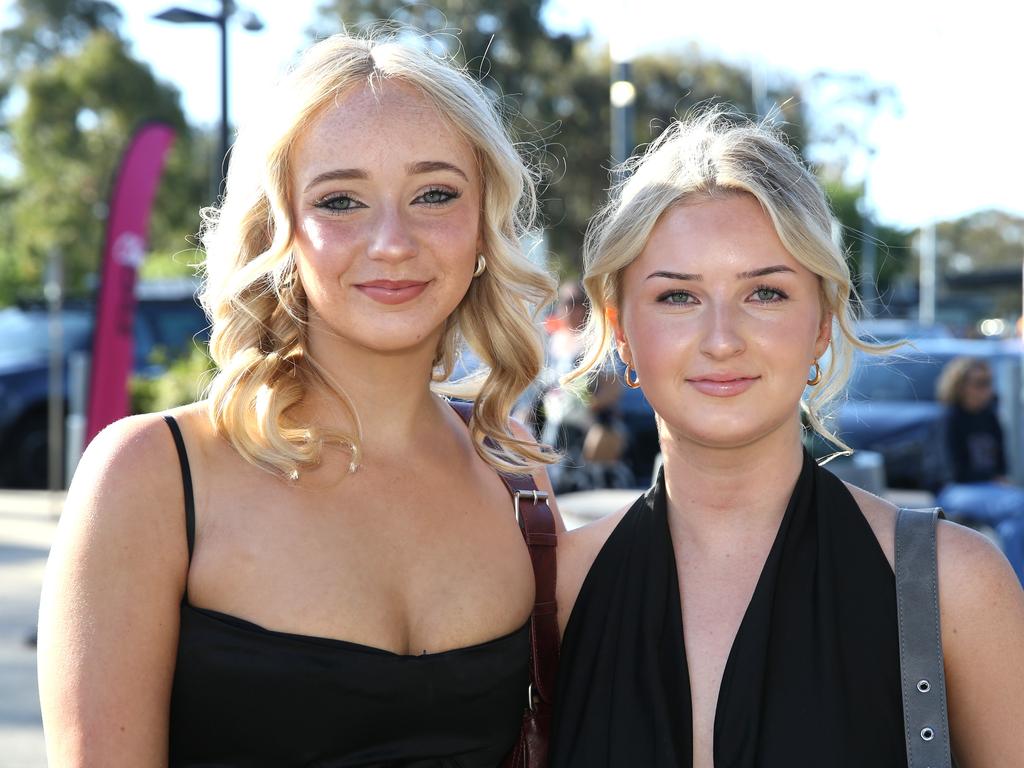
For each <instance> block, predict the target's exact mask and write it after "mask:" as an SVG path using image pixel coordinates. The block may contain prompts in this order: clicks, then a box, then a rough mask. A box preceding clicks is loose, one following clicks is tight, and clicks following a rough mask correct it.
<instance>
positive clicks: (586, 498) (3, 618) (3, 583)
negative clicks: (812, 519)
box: [0, 489, 928, 768]
mask: <svg viewBox="0 0 1024 768" xmlns="http://www.w3.org/2000/svg"><path fill="white" fill-rule="evenodd" d="M641 493H642V491H641V490H638V489H634V490H601V491H583V492H579V493H567V494H562V495H560V496H559V497H558V504H559V509H560V510H561V512H562V517H563V519H564V520H565V524H566V527H567V528H570V529H571V528H575V527H577V526H579V525H582V524H584V523H586V522H588V521H590V520H595V519H598V518H600V517H603V516H604V515H606V514H610V513H611V512H614V511H616V510H619V509H622V508H623V507H625V506H628V505H629V504H631V503H632V502H633V501H634V500H636V498H637V497H638V496H639V495H640V494H641ZM894 500H896V499H894ZM898 501H901V502H903V503H904V504H907V505H908V506H926V505H927V502H928V500H927V499H924V498H921V497H920V495H917V494H915V495H913V496H911V495H909V494H908V495H907V497H906V498H901V499H899V500H898ZM63 503H64V494H63V493H57V494H51V493H49V492H47V491H4V490H0V768H45V766H46V752H45V746H44V741H43V726H42V721H41V718H40V714H39V694H38V691H37V687H36V652H35V648H34V646H32V645H31V644H30V643H27V642H26V639H27V638H28V637H30V636H32V635H33V634H34V632H35V627H36V615H37V614H38V612H39V590H40V587H41V585H42V580H43V568H44V566H45V565H46V557H47V554H48V552H49V548H50V542H51V541H52V540H53V535H54V532H55V530H56V527H57V519H58V516H59V514H60V509H61V507H62V505H63Z"/></svg>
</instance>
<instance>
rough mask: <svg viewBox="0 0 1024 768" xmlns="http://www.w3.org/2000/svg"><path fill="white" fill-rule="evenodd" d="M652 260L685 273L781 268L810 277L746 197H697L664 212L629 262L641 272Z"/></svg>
mask: <svg viewBox="0 0 1024 768" xmlns="http://www.w3.org/2000/svg"><path fill="white" fill-rule="evenodd" d="M654 262H657V264H658V265H664V266H662V267H661V268H668V267H669V266H670V265H671V266H672V267H673V271H678V272H686V273H701V274H705V273H709V272H711V273H713V272H714V271H715V270H716V269H717V268H722V269H726V270H732V269H733V267H735V268H736V271H748V270H750V269H751V268H756V267H762V266H773V265H778V264H782V265H785V266H788V267H790V268H792V269H793V270H795V271H797V272H806V273H808V274H810V272H809V270H807V268H806V267H804V266H803V265H801V264H800V263H799V262H798V261H797V260H796V259H795V258H794V257H793V256H792V255H791V254H790V253H789V251H787V250H786V247H785V246H784V245H783V244H782V241H781V240H780V239H779V236H778V233H777V232H776V231H775V227H774V225H773V224H772V220H771V218H770V217H769V216H768V214H767V213H766V212H765V211H764V209H763V208H762V207H761V204H760V203H759V202H758V200H757V199H756V198H755V197H754V196H753V195H749V194H746V193H736V194H726V195H724V196H718V197H707V198H701V199H698V200H694V201H688V202H686V203H684V204H679V205H674V206H672V207H671V208H669V209H668V210H666V211H665V212H664V213H663V214H662V215H661V217H660V218H659V219H658V222H657V223H656V224H655V226H654V229H653V230H652V231H651V235H650V237H649V238H648V240H647V243H646V245H645V246H644V248H643V250H642V251H641V253H640V255H639V256H638V258H637V259H636V261H634V262H633V264H634V265H639V266H640V267H641V268H644V267H647V266H655V265H654ZM762 262H763V263H762ZM631 266H632V265H631Z"/></svg>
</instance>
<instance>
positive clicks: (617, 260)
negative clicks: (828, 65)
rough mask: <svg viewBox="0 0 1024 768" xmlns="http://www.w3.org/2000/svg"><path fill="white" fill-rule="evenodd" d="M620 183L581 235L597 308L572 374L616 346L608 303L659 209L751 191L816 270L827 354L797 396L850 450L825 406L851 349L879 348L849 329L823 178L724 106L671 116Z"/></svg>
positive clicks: (767, 131)
mask: <svg viewBox="0 0 1024 768" xmlns="http://www.w3.org/2000/svg"><path fill="white" fill-rule="evenodd" d="M619 173H620V177H621V179H622V180H621V181H620V182H619V183H618V184H616V185H615V186H614V187H613V188H612V191H611V196H610V199H609V201H608V203H607V204H606V205H605V206H604V207H603V208H602V209H601V210H600V211H599V212H598V213H597V214H596V215H595V216H594V218H593V219H592V221H591V224H590V227H589V229H588V231H587V235H586V239H585V243H584V280H583V285H584V288H585V289H586V291H587V294H588V296H589V297H590V302H591V313H590V317H589V319H588V322H587V326H586V328H585V329H584V337H585V340H586V352H585V354H584V355H583V358H582V362H581V363H580V365H579V367H578V368H577V369H576V370H575V371H573V372H572V373H570V374H569V375H568V376H567V377H566V378H567V380H572V379H575V378H578V377H581V376H585V375H592V374H593V373H594V372H595V371H596V370H597V369H598V368H599V367H600V366H601V365H602V364H603V363H604V361H605V360H606V359H608V358H610V357H611V356H612V354H613V351H614V344H613V341H614V333H613V328H612V325H611V322H610V320H609V318H608V311H607V310H608V309H609V308H616V309H617V308H618V307H619V306H620V305H621V298H622V297H621V290H622V273H623V270H625V269H626V267H628V266H629V265H630V264H631V263H632V262H633V261H634V260H635V259H636V258H637V257H638V256H639V255H640V253H641V252H642V251H643V249H644V247H645V246H646V244H647V240H648V238H649V237H650V235H651V231H652V230H653V229H654V226H655V224H657V222H658V219H659V218H660V217H661V215H662V214H663V213H664V212H665V211H667V210H668V209H669V208H672V207H673V206H676V205H681V204H684V203H686V202H687V201H691V200H697V199H706V198H708V197H714V196H716V195H724V194H749V195H752V196H753V197H754V198H756V199H757V201H758V202H759V203H760V204H761V207H762V208H763V209H764V211H765V212H766V214H767V215H768V216H769V218H770V219H771V221H772V224H773V226H774V228H775V231H776V232H777V233H778V236H779V239H780V240H781V241H782V244H783V245H784V246H785V248H786V250H787V251H788V252H789V253H790V254H791V255H792V256H793V258H794V259H796V260H797V261H798V262H800V263H801V264H802V265H803V266H805V267H807V269H809V270H810V271H811V272H813V273H814V274H815V275H817V276H818V279H819V285H820V298H821V304H822V310H823V311H827V312H831V313H832V317H833V322H832V325H833V329H832V330H833V332H832V342H831V354H830V355H829V358H828V362H827V365H825V366H824V367H823V369H822V381H821V383H820V384H819V385H818V386H816V387H814V389H813V390H812V392H811V394H810V395H809V396H807V397H806V398H804V399H803V400H801V408H802V409H803V411H804V413H805V415H806V417H807V419H808V422H809V424H810V426H811V428H812V429H814V430H815V431H816V432H818V433H819V434H821V435H822V436H824V437H825V438H827V439H828V440H830V441H831V442H833V443H834V444H836V445H838V446H841V447H843V448H846V446H845V445H844V444H843V443H842V441H840V440H839V439H838V438H837V437H836V436H835V435H834V434H832V433H831V432H830V431H829V430H828V429H827V427H826V426H825V424H824V417H823V408H824V407H825V405H826V404H827V403H828V402H829V401H831V400H832V399H834V398H835V397H836V396H837V395H838V394H839V393H840V392H841V391H842V388H843V386H844V384H845V383H846V380H847V379H848V378H849V375H850V368H851V365H852V358H853V349H854V348H857V349H862V350H864V351H867V352H879V351H885V350H887V349H890V348H892V347H894V346H896V345H889V346H885V345H873V344H870V343H867V342H864V341H862V340H861V339H859V338H858V337H857V335H856V333H855V332H854V330H853V323H854V317H853V309H852V304H853V301H854V299H855V294H854V289H853V285H852V282H851V280H850V269H849V267H848V266H847V263H846V259H845V257H844V256H843V253H842V251H841V250H840V248H839V246H838V245H837V244H836V243H835V241H834V239H833V229H834V227H835V226H836V224H835V219H834V217H833V216H832V213H831V210H830V208H829V205H828V202H827V200H826V198H825V193H824V192H823V190H822V188H821V185H820V184H819V183H818V181H817V179H816V178H815V177H814V175H813V174H812V173H811V172H810V170H809V169H808V168H807V167H806V165H804V163H803V161H802V160H801V159H800V157H799V156H798V155H797V153H796V152H795V151H794V150H793V148H792V147H790V145H789V144H788V143H787V141H786V139H785V138H784V137H783V135H782V134H781V133H780V132H778V131H776V130H775V129H773V128H770V127H768V126H767V125H765V124H755V123H752V122H750V121H749V120H746V119H745V118H742V117H740V116H737V115H733V114H729V113H727V112H725V111H723V110H722V109H721V108H715V109H710V110H708V111H706V112H704V113H702V114H698V115H696V116H694V117H692V118H690V119H688V120H685V121H674V122H673V123H672V124H670V125H669V126H668V127H667V128H666V129H665V131H664V132H662V134H661V135H660V136H658V138H657V139H656V140H655V141H654V142H653V143H652V144H651V145H650V146H649V147H648V148H647V150H646V151H645V152H644V153H643V154H642V155H640V156H638V157H635V158H633V159H631V160H630V161H628V162H627V163H626V164H625V165H624V166H623V167H622V168H621V169H620V171H619Z"/></svg>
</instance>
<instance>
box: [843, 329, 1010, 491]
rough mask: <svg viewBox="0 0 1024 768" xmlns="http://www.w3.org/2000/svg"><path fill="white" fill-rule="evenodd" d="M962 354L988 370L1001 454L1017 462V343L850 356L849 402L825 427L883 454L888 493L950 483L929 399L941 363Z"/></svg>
mask: <svg viewBox="0 0 1024 768" xmlns="http://www.w3.org/2000/svg"><path fill="white" fill-rule="evenodd" d="M961 356H969V357H978V358H982V359H984V360H986V361H987V362H988V364H989V365H990V366H991V368H992V371H993V374H994V376H995V385H996V393H997V402H998V406H999V416H1000V421H1001V423H1002V425H1003V428H1004V430H1005V434H1006V440H1007V443H1008V445H1007V449H1008V452H1009V455H1010V456H1011V457H1013V456H1015V455H1016V457H1017V459H1016V460H1017V464H1018V465H1019V464H1020V462H1021V457H1020V455H1019V450H1020V449H1019V446H1020V445H1021V400H1020V397H1021V395H1020V391H1021V389H1020V387H1021V356H1022V345H1021V342H1020V340H1003V341H988V340H975V339H951V338H924V339H914V340H913V345H912V346H911V345H906V346H904V347H902V348H900V349H899V350H898V351H897V352H894V353H892V354H890V355H883V356H881V357H875V356H871V355H863V354H858V355H857V357H856V363H855V368H854V372H853V375H852V376H851V378H850V382H849V384H848V385H847V388H846V394H847V396H848V399H847V400H846V401H845V402H843V403H841V404H840V406H839V407H838V409H837V411H836V413H835V421H834V422H832V425H831V426H832V427H833V428H834V430H835V431H836V433H837V434H838V435H839V437H840V438H842V439H843V440H844V441H845V442H846V443H847V444H848V445H849V446H850V447H852V448H854V449H862V450H869V451H877V452H878V453H880V454H882V456H883V458H884V461H885V472H886V477H887V481H888V485H889V487H892V488H919V489H924V490H928V491H932V492H937V491H938V490H939V489H941V488H942V486H943V485H945V484H946V482H947V481H948V480H949V477H950V473H949V471H948V468H947V461H946V457H945V442H944V440H945V437H944V433H943V422H944V414H945V406H944V405H943V404H942V403H941V402H939V401H938V400H936V384H937V382H938V379H939V375H940V374H941V373H942V369H943V368H944V367H945V365H946V364H947V363H948V362H949V361H951V360H953V359H954V358H956V357H961ZM1019 472H1020V469H1018V477H1019Z"/></svg>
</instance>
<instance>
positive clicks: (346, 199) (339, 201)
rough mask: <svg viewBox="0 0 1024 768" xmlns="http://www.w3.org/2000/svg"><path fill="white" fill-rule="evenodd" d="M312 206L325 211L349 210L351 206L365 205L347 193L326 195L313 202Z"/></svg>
mask: <svg viewBox="0 0 1024 768" xmlns="http://www.w3.org/2000/svg"><path fill="white" fill-rule="evenodd" d="M313 207H314V208H320V209H321V210H325V211H334V212H341V211H351V210H352V209H353V208H365V207H366V206H365V205H363V204H362V203H360V202H359V201H358V200H356V199H355V198H354V197H351V196H349V195H328V196H327V197H325V198H323V199H322V200H317V201H316V202H315V203H313Z"/></svg>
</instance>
